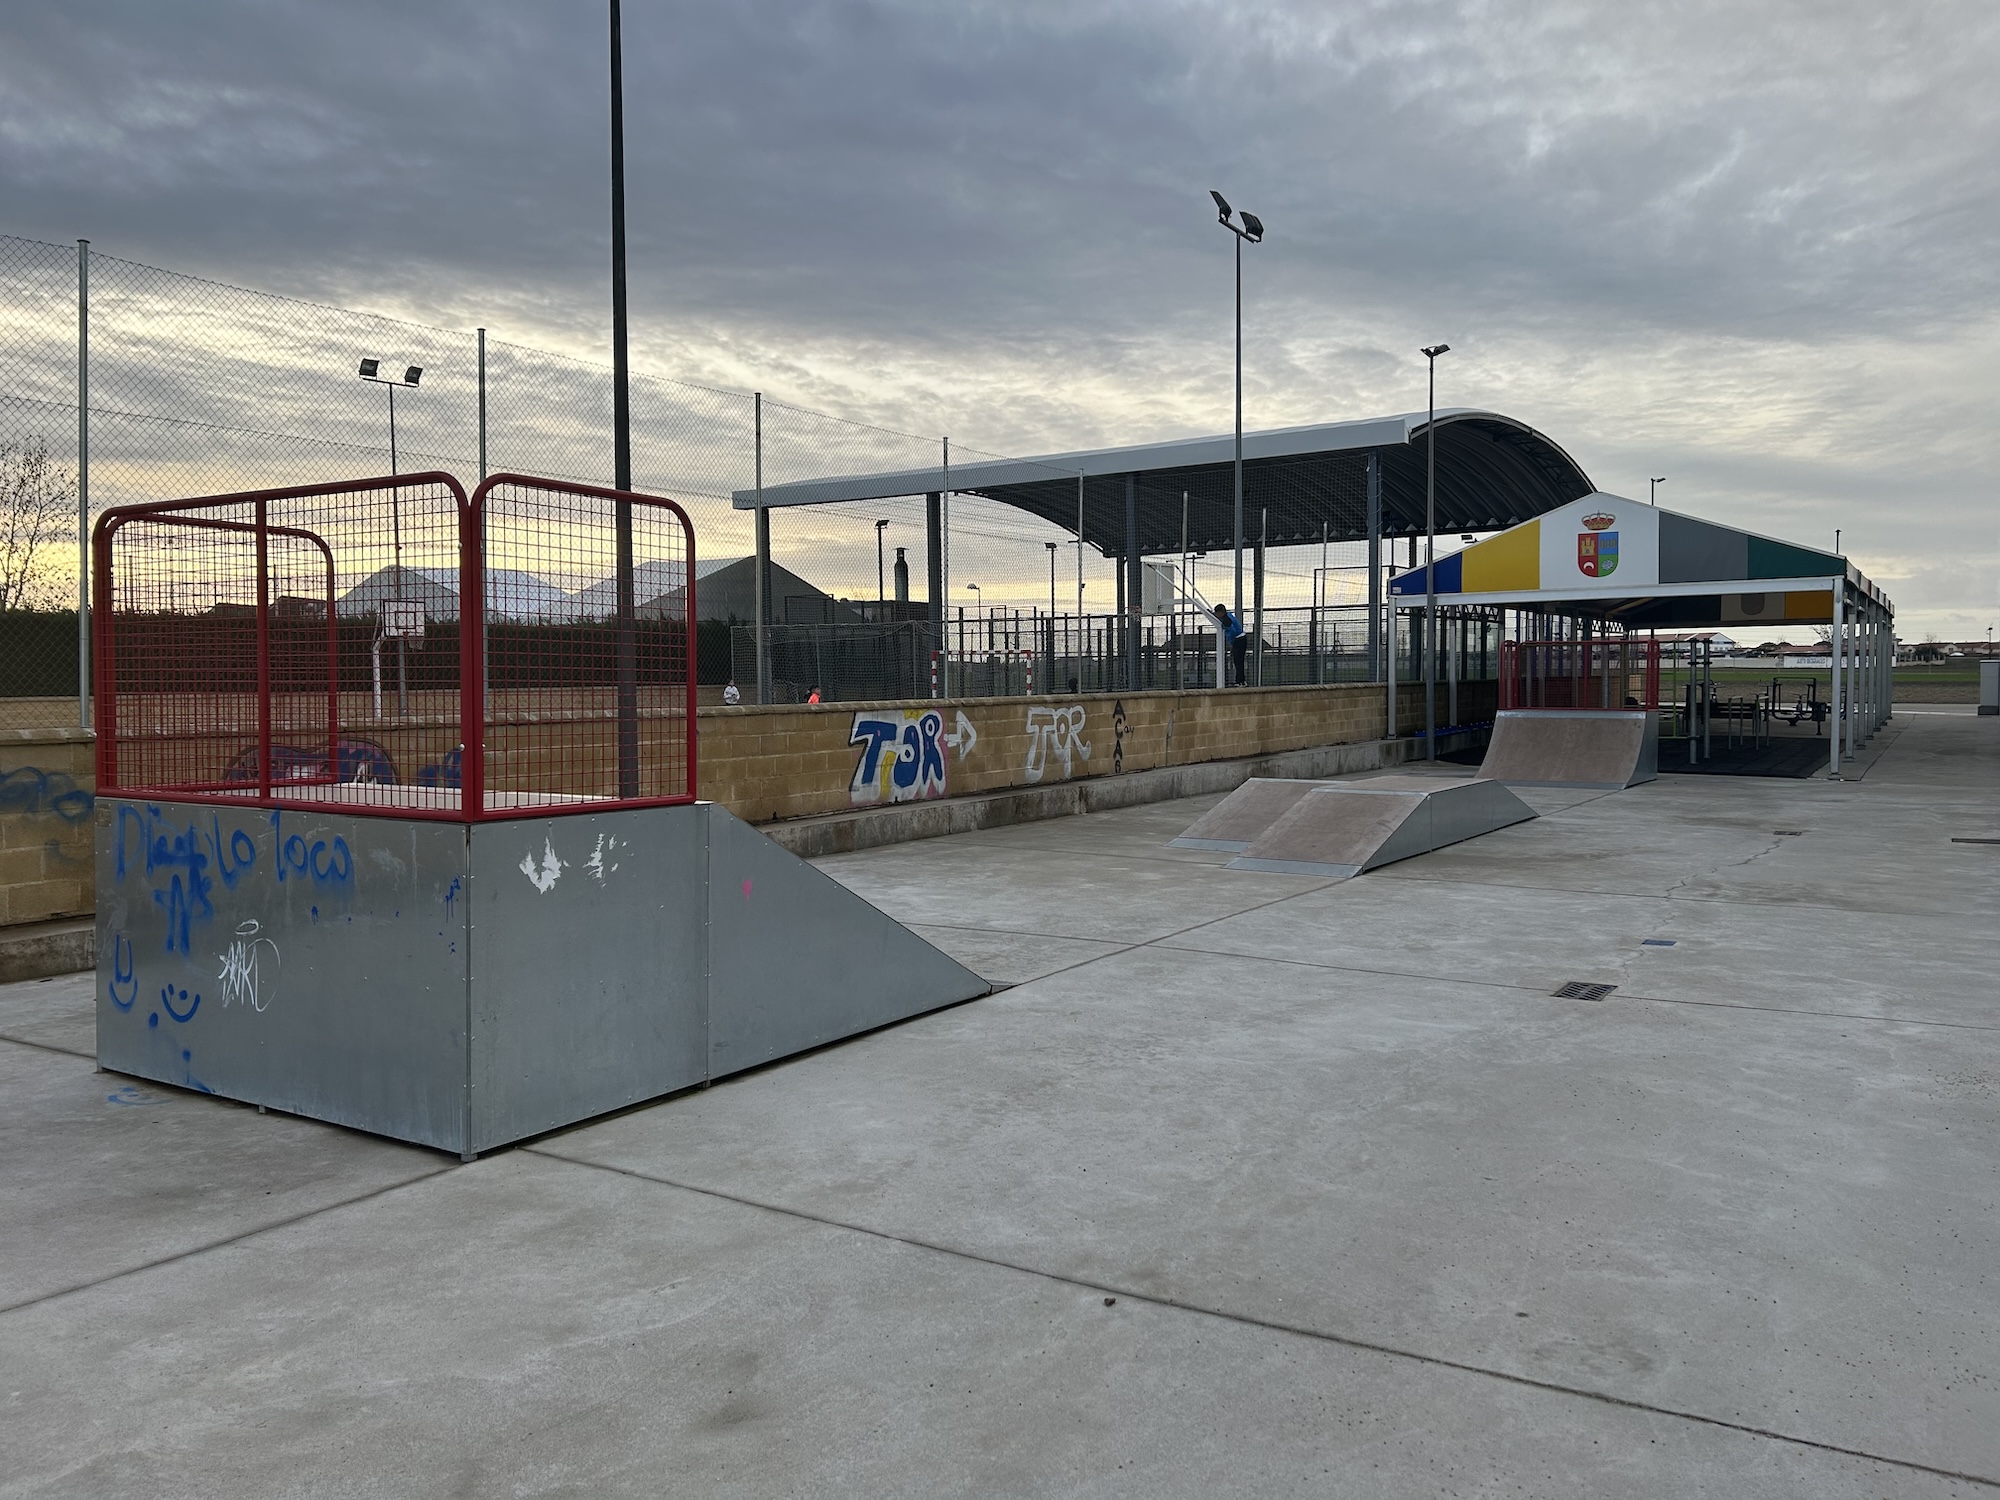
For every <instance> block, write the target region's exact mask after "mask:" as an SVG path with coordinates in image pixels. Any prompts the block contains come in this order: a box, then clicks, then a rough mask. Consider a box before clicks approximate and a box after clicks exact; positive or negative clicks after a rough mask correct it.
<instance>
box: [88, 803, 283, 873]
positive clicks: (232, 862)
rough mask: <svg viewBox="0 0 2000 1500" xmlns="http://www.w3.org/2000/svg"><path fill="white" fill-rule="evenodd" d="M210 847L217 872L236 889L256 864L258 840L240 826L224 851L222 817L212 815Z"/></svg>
mask: <svg viewBox="0 0 2000 1500" xmlns="http://www.w3.org/2000/svg"><path fill="white" fill-rule="evenodd" d="M121 811H122V809H121ZM208 847H209V851H210V853H211V854H213V855H214V857H215V873H216V874H218V875H220V876H221V877H222V884H223V887H224V889H226V890H232V891H233V890H235V889H236V882H237V881H238V880H240V879H241V878H242V876H243V872H244V871H245V870H249V869H252V868H254V867H255V866H256V863H257V841H256V840H255V839H253V838H251V837H250V835H249V834H247V833H245V832H244V831H243V830H242V829H240V828H235V829H231V830H230V834H229V847H228V850H227V852H225V851H224V849H223V843H222V820H221V819H220V818H215V817H211V818H210V819H209V820H208Z"/></svg>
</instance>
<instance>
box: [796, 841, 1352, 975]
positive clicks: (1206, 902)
mask: <svg viewBox="0 0 2000 1500" xmlns="http://www.w3.org/2000/svg"><path fill="white" fill-rule="evenodd" d="M1097 816H1099V817H1105V818H1115V817H1118V816H1121V815H1120V814H1118V813H1101V814H1098V815H1097ZM1045 826H1046V825H1045ZM1182 826H1186V825H1185V823H1183V825H1182ZM1161 842H1162V843H1164V842H1165V841H1164V840H1162V841H1161ZM1190 853H1195V854H1199V853H1201V851H1190ZM1221 859H1222V857H1218V856H1208V857H1204V858H1200V859H1192V858H1191V859H1186V860H1170V859H1141V858H1134V857H1130V856H1124V855H1106V856H1102V857H1096V858H1093V857H1090V856H1088V855H1086V854H1070V853H1067V852H1060V853H1050V852H1044V851H1042V850H1040V849H1037V848H1034V847H1032V846H1027V847H1024V846H1023V845H1022V844H1021V843H1017V842H1011V841H1010V842H1004V843H1003V842H990V841H989V842H982V843H978V844H965V845H961V844H960V843H959V841H958V840H957V839H956V838H943V839H928V840H926V841H924V842H923V843H921V844H910V845H905V846H901V847H899V848H897V849H895V850H894V851H892V853H891V855H890V857H888V858H884V857H882V856H881V855H880V854H878V853H877V851H874V850H869V851H866V852H863V853H859V854H842V855H836V856H833V857H832V858H829V859H827V860H824V861H821V862H820V863H821V868H823V869H824V870H825V871H826V872H827V873H828V874H829V875H831V876H833V877H834V878H835V879H836V880H839V881H840V882H841V883H842V884H844V885H846V886H847V887H848V888H849V889H851V890H853V891H855V892H857V893H858V894H860V895H862V896H865V897H866V898H867V899H868V900H869V901H871V902H873V903H874V904H875V905H876V906H879V907H880V908H881V909H882V910H883V911H886V912H887V913H888V914H889V915H890V916H892V917H894V918H895V919H896V920H897V921H899V922H904V923H908V924H909V925H911V926H913V927H975V928H987V929H989V930H996V931H1003V932H1039V933H1043V934H1046V935H1048V936H1050V937H1064V938H1082V939H1086V940H1090V941H1098V942H1112V943H1120V942H1122V943H1138V942H1148V941H1151V940H1152V939H1154V938H1159V937H1164V936H1165V935H1166V934H1168V933H1170V932H1179V931H1182V930H1184V929H1186V928H1189V927H1193V926H1197V925H1200V924H1201V923H1204V922H1209V921H1212V920H1214V919H1215V918H1216V917H1218V916H1224V915H1227V914H1229V913H1231V912H1237V911H1246V910H1248V909H1249V908H1251V907H1253V906H1260V905H1262V904H1263V903H1265V902H1267V901H1274V900H1279V899H1281V898H1283V897H1285V896H1290V895H1294V894H1296V893H1298V892H1299V891H1301V890H1304V889H1307V888H1309V887H1311V886H1312V885H1315V884H1319V883H1321V882H1318V881H1314V880H1311V879H1308V878H1306V877H1303V876H1298V875H1247V876H1241V875H1234V874H1231V875H1223V874H1220V873H1219V872H1218V871H1217V870H1216V869H1215V868H1214V866H1216V865H1219V864H1220V863H1221Z"/></svg>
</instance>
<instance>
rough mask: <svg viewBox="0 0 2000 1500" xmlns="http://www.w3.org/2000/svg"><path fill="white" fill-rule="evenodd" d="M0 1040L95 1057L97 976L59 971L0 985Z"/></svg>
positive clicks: (89, 973) (86, 972)
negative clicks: (61, 972)
mask: <svg viewBox="0 0 2000 1500" xmlns="http://www.w3.org/2000/svg"><path fill="white" fill-rule="evenodd" d="M0 1041H7V1042H25V1043H26V1044H28V1045H29V1046H31V1047H49V1048H52V1049H54V1050H55V1051H57V1052H71V1053H74V1054H75V1055H76V1056H78V1057H88V1058H93V1059H94V1058H95V1057H96V1056H97V976H96V974H94V973H92V972H90V971H88V970H86V971H85V972H83V973H80V974H60V975H56V976H53V977H51V978H48V979H29V980H23V981H19V982H17V983H14V984H0Z"/></svg>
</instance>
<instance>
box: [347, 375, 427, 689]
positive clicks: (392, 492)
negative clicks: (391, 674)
mask: <svg viewBox="0 0 2000 1500" xmlns="http://www.w3.org/2000/svg"><path fill="white" fill-rule="evenodd" d="M360 374H361V378H362V379H363V380H365V381H367V382H368V383H369V384H370V385H385V386H387V387H388V388H389V473H390V475H391V477H394V475H395V474H396V472H397V470H396V387H397V386H399V385H400V386H401V387H403V389H404V390H408V391H414V390H415V389H416V388H417V382H418V381H420V380H422V379H423V378H424V367H423V366H422V365H407V366H405V367H404V370H403V378H402V379H401V380H391V379H389V378H388V377H386V376H385V375H383V374H382V361H381V360H379V359H364V360H362V361H361V371H360ZM389 535H390V539H391V540H392V542H393V543H394V546H395V549H396V550H395V558H396V563H395V567H394V568H393V569H392V570H391V573H390V578H391V582H390V584H389V591H390V592H389V598H388V600H387V601H385V604H395V605H400V604H405V603H408V602H409V601H408V600H406V599H405V598H404V597H403V583H404V575H403V497H402V492H401V491H399V490H398V489H397V488H396V487H395V486H394V485H391V486H389ZM382 614H383V617H384V620H385V622H386V623H388V625H389V628H390V629H393V630H394V631H395V633H396V711H397V713H398V714H399V715H401V716H402V717H404V718H408V717H409V713H410V656H409V645H408V643H407V642H406V640H405V636H406V634H407V633H408V631H409V629H410V621H409V619H408V617H407V615H408V612H407V611H405V610H401V609H389V608H384V609H383V611H382ZM381 649H382V638H381V636H380V635H379V634H378V635H377V637H376V640H375V645H374V647H373V654H374V657H375V686H376V689H377V691H376V694H375V700H376V714H377V716H378V717H379V716H380V713H381V699H382V695H381V691H380V689H381V686H382V681H381V677H382V657H381Z"/></svg>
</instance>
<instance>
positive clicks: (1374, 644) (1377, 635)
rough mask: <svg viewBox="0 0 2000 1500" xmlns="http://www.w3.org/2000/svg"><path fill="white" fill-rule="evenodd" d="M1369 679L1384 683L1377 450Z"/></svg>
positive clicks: (1371, 505) (1371, 463)
mask: <svg viewBox="0 0 2000 1500" xmlns="http://www.w3.org/2000/svg"><path fill="white" fill-rule="evenodd" d="M1368 680H1369V681H1370V682H1380V681H1381V680H1382V455H1381V454H1380V453H1379V452H1376V451H1374V450H1370V452H1369V454H1368ZM1392 712H1393V711H1392Z"/></svg>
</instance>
